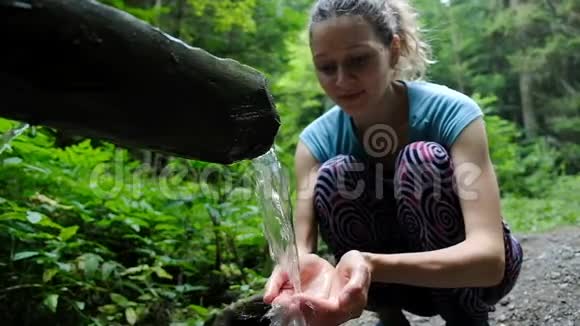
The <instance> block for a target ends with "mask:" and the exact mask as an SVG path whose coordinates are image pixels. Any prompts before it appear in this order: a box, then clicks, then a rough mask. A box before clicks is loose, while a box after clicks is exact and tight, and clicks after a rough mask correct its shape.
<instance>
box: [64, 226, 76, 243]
mask: <svg viewBox="0 0 580 326" xmlns="http://www.w3.org/2000/svg"><path fill="white" fill-rule="evenodd" d="M78 229H79V226H78V225H73V226H69V227H67V228H64V229H62V230H60V234H59V237H60V239H61V240H62V241H67V240H68V239H70V238H71V237H73V236H74V235H75V234H76V233H77V231H78Z"/></svg>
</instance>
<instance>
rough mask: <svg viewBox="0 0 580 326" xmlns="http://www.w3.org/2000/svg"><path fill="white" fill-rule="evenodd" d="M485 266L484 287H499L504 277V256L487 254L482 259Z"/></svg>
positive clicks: (502, 254)
mask: <svg viewBox="0 0 580 326" xmlns="http://www.w3.org/2000/svg"><path fill="white" fill-rule="evenodd" d="M483 266H485V275H484V278H485V281H484V282H485V286H487V287H493V286H496V285H499V284H500V283H501V282H502V281H503V279H504V275H505V254H504V252H503V251H502V252H501V253H493V254H489V253H488V254H487V255H486V257H485V258H484V259H483Z"/></svg>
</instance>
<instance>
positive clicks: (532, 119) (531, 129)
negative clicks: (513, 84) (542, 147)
mask: <svg viewBox="0 0 580 326" xmlns="http://www.w3.org/2000/svg"><path fill="white" fill-rule="evenodd" d="M519 81H520V83H519V84H520V96H521V105H522V118H523V122H524V129H525V130H526V133H527V134H528V136H532V137H533V136H535V135H537V133H538V119H537V117H536V111H535V108H534V101H533V98H532V94H533V80H532V74H531V73H530V72H525V71H524V72H521V73H520V78H519Z"/></svg>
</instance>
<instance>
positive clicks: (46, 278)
mask: <svg viewBox="0 0 580 326" xmlns="http://www.w3.org/2000/svg"><path fill="white" fill-rule="evenodd" d="M57 273H58V269H57V268H51V269H46V270H44V273H42V281H43V282H44V283H48V282H50V280H52V278H53V277H54V276H55V275H56V274H57Z"/></svg>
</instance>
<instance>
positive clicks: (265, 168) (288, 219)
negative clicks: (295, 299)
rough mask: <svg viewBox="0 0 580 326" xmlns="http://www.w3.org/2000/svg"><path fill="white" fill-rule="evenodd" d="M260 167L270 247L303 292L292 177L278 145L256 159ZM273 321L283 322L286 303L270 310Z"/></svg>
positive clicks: (296, 324) (296, 325) (297, 324)
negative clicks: (293, 217) (283, 306)
mask: <svg viewBox="0 0 580 326" xmlns="http://www.w3.org/2000/svg"><path fill="white" fill-rule="evenodd" d="M253 165H254V168H255V171H256V185H257V191H258V197H259V198H260V202H261V206H262V214H263V216H264V218H263V225H264V232H265V235H266V239H267V241H268V244H269V248H270V256H271V258H272V259H273V260H274V261H275V263H276V264H278V265H279V266H280V267H282V268H283V269H285V271H286V272H287V273H288V275H289V276H290V281H291V282H292V285H293V286H294V289H295V291H296V292H300V291H301V289H300V278H299V275H300V274H299V265H298V249H297V247H296V240H295V233H294V226H293V223H292V209H291V207H292V206H291V204H290V192H289V186H288V178H287V177H286V175H285V173H284V171H283V170H282V165H281V164H280V161H278V157H277V156H276V152H275V150H274V148H271V149H270V150H269V151H268V152H267V153H265V154H264V155H262V156H260V157H257V158H255V159H254V160H253ZM267 316H268V317H269V318H270V320H271V325H280V324H281V321H282V319H283V318H285V316H284V309H283V308H282V307H273V308H272V310H271V311H270V312H269V313H268V314H267ZM289 325H291V326H302V325H306V323H305V321H304V319H303V318H302V317H300V316H299V317H296V318H295V319H294V320H291V321H290V323H289Z"/></svg>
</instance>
